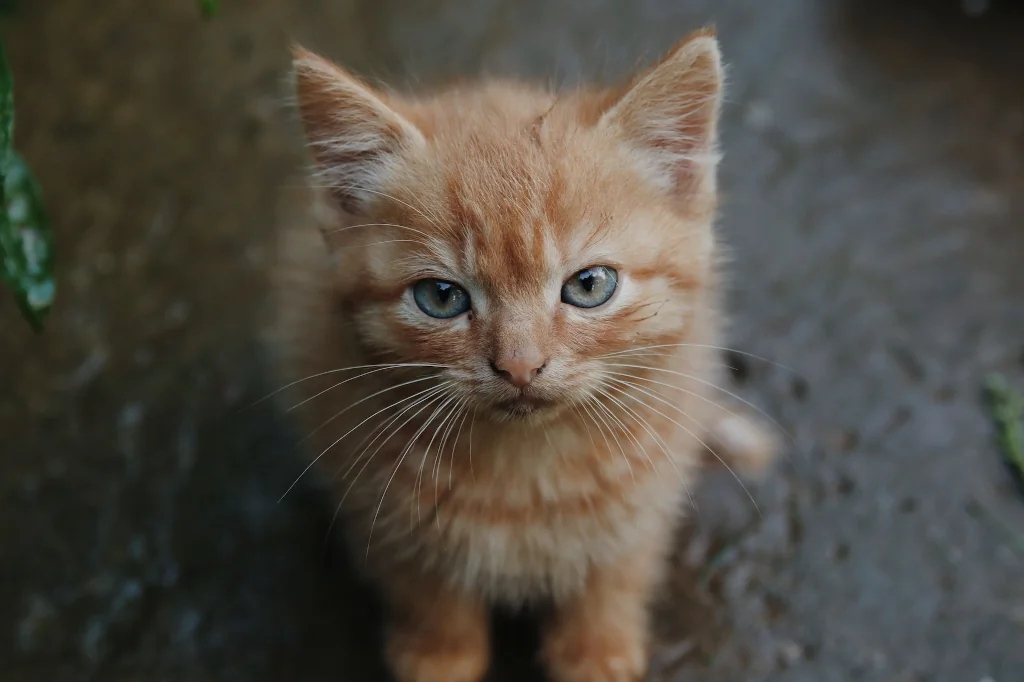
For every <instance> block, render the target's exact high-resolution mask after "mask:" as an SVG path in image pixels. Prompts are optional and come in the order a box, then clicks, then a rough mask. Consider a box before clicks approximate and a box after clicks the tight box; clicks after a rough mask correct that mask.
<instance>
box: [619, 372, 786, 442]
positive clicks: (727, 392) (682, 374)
mask: <svg viewBox="0 0 1024 682" xmlns="http://www.w3.org/2000/svg"><path fill="white" fill-rule="evenodd" d="M608 365H609V366H610V367H631V368H633V369H645V370H649V371H652V372H664V373H666V374H674V375H675V376H678V377H682V378H684V379H690V380H691V381H696V382H697V383H699V384H703V385H705V386H708V387H710V388H713V389H715V390H716V391H721V392H722V393H724V394H725V395H727V396H729V397H731V398H733V399H734V400H738V401H740V402H741V403H743V404H744V405H746V406H747V407H749V408H750V409H752V410H755V411H757V412H758V413H759V414H760V415H761V416H762V417H764V418H765V419H767V420H768V421H770V422H771V423H773V424H775V426H777V427H779V429H780V430H781V431H782V432H783V433H785V434H786V435H787V436H788V437H789V438H790V440H796V439H795V438H794V437H793V434H791V433H790V432H789V430H788V429H786V427H784V426H783V425H782V424H780V423H779V422H778V421H777V420H776V419H775V418H774V417H772V416H771V415H770V414H768V413H767V412H765V411H764V410H762V409H761V408H760V407H758V406H757V405H755V404H754V403H752V402H750V401H749V400H747V399H746V398H743V397H742V396H739V395H736V394H735V393H733V392H732V391H730V390H728V389H725V388H722V387H721V386H719V385H717V384H714V383H712V382H710V381H707V380H705V379H701V378H700V377H695V376H693V375H692V374H686V373H685V372H677V371H676V370H674V369H665V368H663V367H647V366H645V365H630V364H622V363H614V362H610V363H608Z"/></svg>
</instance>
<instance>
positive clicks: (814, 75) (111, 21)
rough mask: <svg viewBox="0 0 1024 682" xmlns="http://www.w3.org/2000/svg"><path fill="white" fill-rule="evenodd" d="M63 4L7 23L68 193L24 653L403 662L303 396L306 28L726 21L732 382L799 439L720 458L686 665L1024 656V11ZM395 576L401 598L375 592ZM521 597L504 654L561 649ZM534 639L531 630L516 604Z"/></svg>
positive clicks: (727, 669)
mask: <svg viewBox="0 0 1024 682" xmlns="http://www.w3.org/2000/svg"><path fill="white" fill-rule="evenodd" d="M220 5H221V6H220V11H219V12H218V13H217V14H216V16H214V17H213V18H210V19H204V18H203V17H202V15H201V13H200V11H199V8H198V7H197V3H196V2H195V1H194V0H147V1H146V2H138V1H137V0H46V1H45V2H31V1H28V0H25V1H23V2H21V3H20V7H19V8H18V9H17V11H15V12H13V13H11V14H9V15H6V16H5V17H4V18H3V19H2V24H0V25H2V32H3V39H4V42H5V46H6V50H7V54H8V58H9V61H10V62H11V65H12V69H13V72H14V77H15V83H16V108H17V137H16V144H17V147H18V149H19V150H20V151H21V153H22V155H23V156H24V157H25V158H26V159H27V161H28V162H29V164H30V165H31V166H32V168H33V169H34V171H35V174H36V177H37V179H38V181H39V183H40V186H41V187H42V190H43V193H44V195H45V200H46V205H47V207H48V209H49V211H50V213H51V214H52V219H53V226H54V230H55V236H56V246H57V273H58V295H57V300H56V304H55V307H54V309H53V312H52V313H51V314H50V317H49V319H48V320H47V323H46V327H45V330H44V332H43V333H41V334H35V333H34V332H33V331H32V329H31V328H30V327H29V326H28V324H26V323H25V321H24V320H23V319H22V318H21V317H20V315H19V311H18V309H17V307H16V305H15V304H14V301H13V297H11V296H10V295H9V293H8V292H7V291H6V290H4V291H2V292H0V293H2V295H0V680H2V681H3V682H20V681H22V680H24V681H26V682H27V681H30V680H31V681H33V682H37V681H44V680H46V681H49V680H53V681H55V682H56V681H63V680H71V681H77V680H103V681H111V682H128V681H135V680H138V681H146V682H156V681H162V680H189V681H190V682H205V681H207V680H209V681H211V682H213V681H216V682H233V681H235V680H238V681H253V682H262V681H264V680H266V681H268V682H269V681H279V680H280V681H288V682H319V681H324V682H326V681H328V680H330V681H333V682H337V681H338V680H344V681H360V682H361V681H363V680H366V681H373V680H378V679H381V680H382V679H384V677H383V673H382V672H381V665H380V663H379V661H378V658H377V655H376V653H375V651H376V649H375V648H376V646H377V644H376V640H375V639H374V634H373V627H372V624H373V622H374V620H373V612H372V607H373V604H372V601H370V600H368V599H367V598H366V595H364V594H362V591H361V590H359V589H358V588H355V587H353V586H352V585H351V584H350V581H348V580H346V579H344V578H343V577H342V576H344V575H345V568H344V566H343V562H342V561H341V560H340V559H339V557H338V555H337V552H336V551H335V550H334V549H333V546H332V543H331V542H329V541H327V535H328V534H327V528H328V525H329V523H330V517H331V513H332V511H333V507H332V505H331V504H330V502H329V501H328V500H327V498H326V496H325V495H324V492H323V490H322V489H320V488H319V487H318V485H317V482H316V481H315V480H312V479H311V478H308V477H307V478H306V479H304V481H305V483H304V485H302V486H300V487H298V488H297V489H296V490H294V491H292V493H291V494H289V495H288V496H286V497H285V498H284V500H283V501H281V502H280V503H279V502H278V499H279V498H280V496H281V494H282V493H283V492H284V491H285V489H286V488H287V487H288V485H289V484H290V483H291V482H292V480H294V478H295V477H296V476H297V475H298V473H299V472H300V471H301V470H302V468H303V464H304V463H303V462H302V461H301V457H300V456H298V455H295V454H294V453H293V450H292V448H293V445H294V443H295V434H294V433H293V432H292V431H291V430H290V429H289V427H288V425H287V423H286V422H285V420H283V419H282V417H281V415H280V414H278V413H277V412H276V411H275V408H274V407H273V406H271V405H270V404H269V402H268V403H261V404H259V405H257V406H255V407H250V406H251V404H252V403H253V402H254V401H255V400H256V399H258V398H260V397H262V396H263V395H265V394H266V393H267V392H269V391H270V390H271V389H273V388H274V386H273V385H272V384H271V383H270V379H269V378H268V373H267V371H266V368H265V363H264V360H263V358H262V351H261V349H260V345H259V328H260V324H261V323H262V319H263V317H262V316H263V314H264V310H265V301H264V293H265V291H266V275H267V271H266V268H267V265H268V263H269V261H270V259H271V257H272V252H271V250H272V243H273V242H272V236H273V234H274V232H275V230H277V229H280V228H281V227H283V226H286V225H288V224H289V223H293V222H294V221H295V220H296V219H297V217H298V216H300V215H301V213H302V211H303V202H304V193H303V191H302V189H301V185H302V174H301V170H302V164H303V163H304V156H303V154H302V150H301V141H300V138H299V135H298V131H297V127H296V126H295V124H294V121H293V120H292V116H291V114H290V113H289V112H288V111H287V109H286V107H285V100H286V97H287V86H286V73H287V69H288V66H289V64H288V59H289V57H288V52H287V46H288V44H289V42H290V41H292V40H298V41H301V42H303V43H304V44H306V45H307V46H309V47H311V48H313V49H316V50H319V51H321V52H323V53H324V54H326V55H328V56H330V57H332V58H334V59H336V60H338V61H339V62H341V63H342V64H344V65H346V66H348V67H350V68H352V69H354V70H355V71H357V72H358V73H361V74H364V75H366V76H369V77H373V78H379V79H381V80H384V81H386V82H388V83H391V84H394V85H396V86H400V87H417V88H419V87H429V86H431V85H434V84H439V83H442V82H444V81H445V80H447V79H449V78H452V77H455V76H462V75H476V74H503V75H519V76H524V77H531V78H541V79H545V80H547V81H549V82H551V83H553V84H555V85H558V86H560V87H566V86H571V85H573V84H575V83H578V82H580V81H583V80H586V81H607V80H609V79H613V78H617V77H620V76H622V75H624V74H625V73H627V72H628V71H629V70H630V69H632V68H633V67H634V66H635V65H637V64H639V63H642V62H646V61H650V60H652V59H654V58H656V57H657V56H658V55H659V54H660V53H661V52H662V51H663V50H665V49H667V48H668V47H669V46H670V45H671V44H672V43H673V42H675V41H676V40H677V39H679V38H680V37H682V36H683V35H685V34H686V33H688V32H689V31H690V30H692V29H694V28H697V27H700V26H702V25H705V24H707V23H714V24H715V25H716V26H717V28H718V31H719V36H720V39H721V43H722V47H723V50H724V54H725V56H726V59H727V60H728V62H729V63H730V64H731V68H730V72H729V74H730V79H731V82H730V88H729V91H728V105H727V108H726V110H725V114H724V115H725V123H724V133H723V136H724V137H723V144H724V150H725V152H726V157H725V161H724V166H723V169H722V184H723V187H724V191H725V203H724V208H723V214H722V220H721V225H722V231H723V234H724V235H725V237H726V239H727V240H728V242H729V243H730V245H731V247H732V249H733V263H732V266H731V267H732V271H733V273H734V278H733V281H732V287H731V289H730V298H729V301H730V306H731V308H732V310H734V311H735V313H736V318H735V324H734V325H733V327H732V329H731V333H730V338H729V343H730V345H732V346H734V347H736V348H738V349H741V350H743V351H746V352H749V353H754V354H756V355H759V356H763V357H766V358H768V359H770V360H772V361H773V362H777V363H781V364H783V365H786V366H788V367H790V368H792V369H794V370H795V371H796V374H794V373H793V372H789V371H786V370H783V369H780V368H778V367H776V366H774V365H771V364H769V363H766V362H763V361H759V360H754V359H751V358H749V357H747V356H740V355H734V356H732V357H730V358H729V360H728V361H729V364H730V365H733V366H734V367H735V368H736V371H735V372H733V379H734V384H735V386H734V390H736V391H738V392H740V393H741V395H743V396H744V397H745V398H747V399H749V400H751V401H754V402H756V403H757V404H759V405H761V406H763V407H764V409H765V410H766V411H767V412H768V413H769V414H771V415H772V416H773V417H774V418H776V419H778V420H779V422H781V423H782V424H783V425H784V426H785V427H786V428H787V429H788V430H789V431H790V432H791V433H792V434H793V439H792V441H790V442H789V443H788V445H787V448H786V455H785V457H784V458H783V460H782V461H781V462H780V464H779V467H778V469H777V471H775V472H774V473H773V474H772V475H771V476H769V477H768V479H767V480H765V481H764V482H762V483H760V484H758V485H756V486H753V487H752V492H753V494H754V497H755V498H756V499H757V503H758V507H759V508H760V514H759V513H758V512H757V511H756V510H755V509H754V507H753V505H752V504H751V502H750V500H749V499H748V498H747V497H746V494H745V493H744V492H743V491H742V490H741V489H740V488H739V486H738V485H737V484H736V483H735V481H733V480H732V479H731V478H730V477H728V475H721V474H714V475H712V476H710V477H709V479H708V480H707V481H706V484H705V485H704V486H703V488H702V490H701V491H700V494H699V496H698V500H697V501H698V504H699V512H698V513H697V514H695V515H694V517H693V520H692V523H691V524H690V525H689V527H688V528H687V529H686V531H685V532H684V534H683V537H681V538H680V544H679V550H678V552H677V556H676V557H675V558H674V559H673V563H674V568H673V572H672V577H671V580H670V583H669V585H668V589H667V591H666V593H665V594H664V595H663V597H662V598H660V599H659V602H658V604H657V642H658V644H657V647H656V651H655V656H654V663H653V671H652V678H653V679H655V680H688V681H709V682H710V681H718V682H720V681H724V680H785V681H790V680H792V681H794V682H831V681H836V682H840V681H841V682H846V681H852V680H878V681H886V682H890V681H891V682H925V681H929V682H945V681H949V682H953V681H956V682H979V681H981V680H991V681H992V682H1016V681H1019V680H1021V679H1024V646H1022V645H1024V499H1022V497H1021V495H1020V492H1019V491H1018V490H1017V488H1015V486H1014V481H1013V477H1012V476H1011V473H1010V471H1009V470H1008V468H1007V467H1005V466H1004V465H1003V463H1002V462H1001V459H1000V451H999V448H998V447H997V445H996V443H995V441H994V436H993V433H994V431H993V427H992V423H991V419H990V417H989V415H988V413H987V411H986V407H985V403H984V401H983V399H982V396H981V386H982V383H983V381H984V378H985V376H986V375H987V374H988V373H989V372H991V371H1000V372H1002V373H1004V374H1005V376H1006V377H1007V378H1008V380H1009V381H1010V382H1011V383H1012V384H1015V385H1017V386H1018V387H1022V386H1024V223H1022V220H1024V191H1022V190H1024V11H1022V8H1021V6H1020V3H1017V2H1010V1H1004V2H998V1H994V0H993V1H992V2H984V1H981V2H978V1H974V2H965V3H961V2H959V1H957V0H901V1H898V2H885V1H883V0H773V1H772V2H755V1H754V0H746V1H744V0H717V1H712V0H672V1H670V0H633V1H630V2H627V1H625V0H617V1H616V0H516V1H512V0H292V1H290V2H275V1H271V0H221V2H220ZM365 608H369V609H371V611H370V614H369V615H366V614H364V613H362V612H361V611H362V609H365ZM518 632H519V631H518V630H517V629H516V628H515V627H513V628H511V629H510V630H509V633H510V634H508V636H507V639H508V640H509V641H508V645H507V646H506V645H502V646H503V654H502V659H501V661H500V662H499V665H498V666H497V669H496V671H495V679H507V680H534V679H539V678H538V677H537V675H536V672H535V671H534V670H533V669H531V667H530V666H529V656H530V649H529V643H528V641H527V642H525V643H524V642H523V641H521V638H520V635H519V634H518ZM503 637H505V635H503Z"/></svg>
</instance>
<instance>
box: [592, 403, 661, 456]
mask: <svg viewBox="0 0 1024 682" xmlns="http://www.w3.org/2000/svg"><path fill="white" fill-rule="evenodd" d="M595 392H596V393H597V394H598V395H600V396H601V397H603V398H605V399H608V400H611V401H613V402H617V401H616V400H615V398H613V397H612V396H610V395H608V393H606V392H605V391H603V390H602V389H600V388H597V389H595ZM598 405H600V406H601V409H602V410H604V413H605V414H606V415H608V418H609V419H611V420H612V421H613V422H615V424H616V426H618V427H619V430H620V431H622V433H623V434H624V435H625V436H626V437H627V438H628V439H629V440H630V441H632V443H633V445H635V446H636V448H637V450H639V451H640V452H641V453H642V454H643V456H644V458H645V459H646V460H647V466H648V467H649V468H650V469H651V470H652V471H656V470H657V467H656V466H655V465H654V460H652V459H651V456H650V455H648V454H647V450H646V449H645V448H644V446H643V444H642V443H641V442H640V439H639V438H637V437H636V434H634V433H633V431H632V429H630V428H629V426H628V425H627V424H626V423H625V422H624V421H622V419H621V418H620V417H619V416H618V415H617V414H615V412H613V411H612V410H611V408H610V407H608V406H607V405H604V404H602V403H601V402H600V401H598ZM667 454H668V453H666V455H667Z"/></svg>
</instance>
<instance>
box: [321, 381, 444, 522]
mask: <svg viewBox="0 0 1024 682" xmlns="http://www.w3.org/2000/svg"><path fill="white" fill-rule="evenodd" d="M451 383H452V382H448V384H442V385H441V386H435V387H433V388H434V392H433V393H431V394H430V395H427V396H424V397H423V398H420V399H419V400H417V401H416V402H415V403H413V404H411V405H407V406H406V407H405V408H403V409H402V411H401V412H400V413H399V414H398V416H397V418H396V419H395V420H394V421H392V423H394V422H395V421H398V419H400V418H401V417H402V415H404V414H406V413H407V412H408V411H409V410H411V409H413V408H414V407H416V405H418V404H420V403H424V404H423V405H422V406H421V407H420V409H418V410H416V412H414V413H413V414H412V415H411V416H410V417H408V418H407V419H406V420H405V421H404V422H402V423H401V424H399V425H398V426H397V427H396V428H395V429H393V430H392V431H391V433H390V434H388V437H387V438H385V439H384V440H383V441H381V443H380V445H378V446H377V449H376V450H374V451H373V452H372V453H371V454H370V456H369V457H367V458H366V461H365V462H363V466H361V467H360V468H359V471H357V472H356V475H355V478H353V479H352V481H351V483H349V485H348V488H346V489H345V493H344V494H343V495H342V496H341V499H340V500H339V501H338V506H337V508H336V509H335V510H334V517H333V518H332V519H331V525H330V527H328V529H327V532H328V534H330V532H331V529H332V528H334V524H335V522H336V521H337V520H338V513H339V512H340V511H341V508H342V506H344V504H345V500H346V499H348V495H349V493H351V492H352V488H353V487H354V486H355V484H356V481H358V480H359V477H360V476H362V474H363V472H364V471H365V470H366V467H367V466H368V465H369V464H370V462H371V461H373V458H374V457H376V456H377V453H378V452H380V449H381V448H382V447H384V445H385V444H386V443H387V442H388V441H389V440H391V439H392V438H394V436H395V434H396V433H398V432H399V431H401V430H402V429H403V428H405V425H406V424H408V423H409V422H410V421H412V420H413V419H415V418H416V417H417V416H418V415H419V414H420V413H421V412H423V410H425V409H427V408H428V407H430V405H431V404H433V403H434V402H435V401H436V400H440V399H443V398H444V389H445V388H447V386H448V385H450V384H451ZM383 433H384V432H383V431H381V433H380V434H378V435H377V437H376V438H374V439H373V441H371V442H370V444H369V445H367V446H366V447H365V448H364V449H363V451H362V452H360V454H359V456H357V457H356V459H355V460H354V461H353V462H352V464H351V465H349V468H348V470H346V471H345V473H344V475H343V476H342V480H344V479H346V478H348V475H349V474H350V473H351V472H352V469H354V468H355V466H356V464H358V463H359V461H360V460H361V459H362V458H363V455H364V454H365V453H366V451H367V450H369V449H370V447H371V446H372V445H373V444H374V443H375V442H376V441H377V438H380V436H381V435H383Z"/></svg>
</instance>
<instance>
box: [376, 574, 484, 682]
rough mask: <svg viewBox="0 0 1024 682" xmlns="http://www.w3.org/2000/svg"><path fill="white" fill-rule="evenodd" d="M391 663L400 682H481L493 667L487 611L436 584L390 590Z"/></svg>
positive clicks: (401, 582)
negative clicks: (491, 664)
mask: <svg viewBox="0 0 1024 682" xmlns="http://www.w3.org/2000/svg"><path fill="white" fill-rule="evenodd" d="M385 592H386V593H387V596H388V598H389V601H390V605H391V614H390V620H389V622H388V631H387V643H386V657H387V662H388V665H389V666H390V668H391V671H392V673H393V674H394V676H395V678H396V679H397V680H398V682H480V680H481V679H482V678H483V676H484V673H486V672H487V668H488V666H489V664H490V656H491V650H490V623H489V617H488V612H487V608H486V607H485V606H484V604H483V603H481V602H480V601H478V600H477V599H475V598H473V597H470V596H469V595H464V594H460V593H458V592H456V591H454V590H451V589H449V588H447V587H445V586H444V585H442V584H441V583H440V581H437V580H432V579H424V578H422V577H420V576H409V577H408V579H397V580H394V581H392V583H391V584H390V585H388V586H386V589H385Z"/></svg>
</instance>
